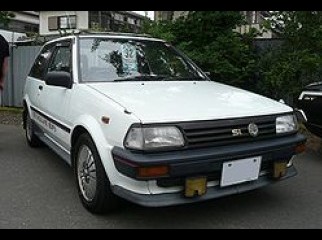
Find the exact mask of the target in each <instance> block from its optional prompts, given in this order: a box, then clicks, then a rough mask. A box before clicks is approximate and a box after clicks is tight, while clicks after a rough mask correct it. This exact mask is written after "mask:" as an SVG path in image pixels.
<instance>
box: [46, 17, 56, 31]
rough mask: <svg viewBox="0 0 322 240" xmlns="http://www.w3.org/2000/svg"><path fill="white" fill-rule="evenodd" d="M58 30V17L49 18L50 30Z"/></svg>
mask: <svg viewBox="0 0 322 240" xmlns="http://www.w3.org/2000/svg"><path fill="white" fill-rule="evenodd" d="M57 29H58V17H49V18H48V30H57Z"/></svg>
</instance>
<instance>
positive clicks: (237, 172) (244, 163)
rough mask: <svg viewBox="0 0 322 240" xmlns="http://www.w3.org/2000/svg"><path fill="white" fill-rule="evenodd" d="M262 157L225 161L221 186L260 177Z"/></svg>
mask: <svg viewBox="0 0 322 240" xmlns="http://www.w3.org/2000/svg"><path fill="white" fill-rule="evenodd" d="M261 161H262V157H252V158H246V159H241V160H235V161H229V162H224V164H223V168H222V174H221V181H220V186H222V187H225V186H230V185H234V184H238V183H243V182H247V181H253V180H256V179H258V175H259V169H260V166H261Z"/></svg>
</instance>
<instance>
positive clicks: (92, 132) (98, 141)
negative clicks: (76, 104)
mask: <svg viewBox="0 0 322 240" xmlns="http://www.w3.org/2000/svg"><path fill="white" fill-rule="evenodd" d="M84 133H87V134H88V135H89V136H90V137H91V139H92V140H93V142H94V144H95V146H96V148H97V151H98V153H99V155H100V157H101V160H102V163H103V165H104V167H105V169H106V168H107V166H106V164H105V161H104V160H103V156H104V154H105V152H106V149H107V147H108V146H109V144H108V142H107V140H106V138H105V137H104V134H103V131H102V128H101V126H100V125H99V123H98V122H97V121H96V120H95V119H94V118H93V117H91V116H84V115H83V116H81V117H80V118H79V119H78V121H76V124H75V127H74V128H73V130H72V132H71V137H70V146H71V149H70V154H71V163H72V166H74V152H75V149H74V147H75V143H76V141H77V139H78V138H79V136H81V135H82V134H84Z"/></svg>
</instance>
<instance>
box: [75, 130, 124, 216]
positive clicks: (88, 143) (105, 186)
mask: <svg viewBox="0 0 322 240" xmlns="http://www.w3.org/2000/svg"><path fill="white" fill-rule="evenodd" d="M74 151H75V152H74V154H73V156H74V163H75V164H74V170H75V176H76V183H77V188H78V194H79V197H80V199H81V202H82V204H83V205H84V207H85V208H86V209H88V210H89V211H90V212H92V213H106V212H109V211H111V210H114V209H115V208H116V207H117V203H118V199H117V197H116V196H115V195H114V194H113V192H112V191H111V188H110V182H109V180H108V177H107V175H106V173H105V169H104V167H103V165H102V162H101V158H100V156H99V154H98V151H97V149H96V146H95V144H94V142H93V140H92V138H91V137H90V136H89V135H88V134H87V133H84V134H82V135H81V136H80V137H79V138H78V140H77V142H76V145H75V148H74Z"/></svg>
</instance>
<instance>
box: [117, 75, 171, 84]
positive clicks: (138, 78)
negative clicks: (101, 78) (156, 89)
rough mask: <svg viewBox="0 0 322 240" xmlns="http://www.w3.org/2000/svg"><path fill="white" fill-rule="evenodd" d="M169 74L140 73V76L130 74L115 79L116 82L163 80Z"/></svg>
mask: <svg viewBox="0 0 322 240" xmlns="http://www.w3.org/2000/svg"><path fill="white" fill-rule="evenodd" d="M166 77H167V76H161V75H140V76H130V77H124V78H118V79H115V80H113V81H114V82H126V81H158V80H163V79H164V78H166Z"/></svg>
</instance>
